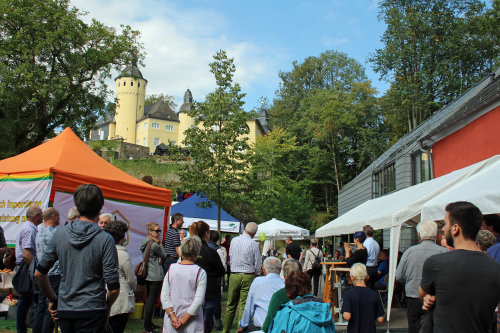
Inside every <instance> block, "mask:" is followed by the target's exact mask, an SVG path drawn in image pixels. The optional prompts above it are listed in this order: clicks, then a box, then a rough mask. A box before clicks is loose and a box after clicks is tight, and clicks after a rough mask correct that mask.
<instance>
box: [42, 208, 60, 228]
mask: <svg viewBox="0 0 500 333" xmlns="http://www.w3.org/2000/svg"><path fill="white" fill-rule="evenodd" d="M59 220H60V215H59V211H58V210H57V209H55V208H54V207H49V208H47V209H45V210H44V211H43V221H44V224H45V225H47V226H50V227H56V226H58V225H59Z"/></svg>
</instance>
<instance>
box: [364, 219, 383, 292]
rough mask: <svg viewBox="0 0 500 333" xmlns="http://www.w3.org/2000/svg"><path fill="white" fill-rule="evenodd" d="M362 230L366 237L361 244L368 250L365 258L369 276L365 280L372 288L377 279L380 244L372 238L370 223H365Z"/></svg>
mask: <svg viewBox="0 0 500 333" xmlns="http://www.w3.org/2000/svg"><path fill="white" fill-rule="evenodd" d="M363 232H364V233H365V234H366V239H365V241H364V242H363V246H364V247H365V248H366V251H367V252H368V259H366V271H367V272H368V276H369V277H370V278H369V279H368V281H367V286H368V287H370V288H372V289H374V286H373V284H374V283H375V281H377V280H378V279H377V277H378V272H377V267H378V262H377V259H378V255H379V253H380V245H378V243H377V241H376V240H375V239H373V228H372V227H371V226H370V225H365V226H364V227H363Z"/></svg>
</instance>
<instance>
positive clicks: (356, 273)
mask: <svg viewBox="0 0 500 333" xmlns="http://www.w3.org/2000/svg"><path fill="white" fill-rule="evenodd" d="M350 275H351V279H352V283H353V285H354V287H353V288H351V289H349V290H347V291H346V292H345V294H344V303H343V305H342V311H341V312H342V313H343V318H344V319H345V320H347V321H349V324H348V325H347V332H348V333H351V332H352V333H365V332H366V333H368V332H376V327H375V320H377V321H378V322H379V323H383V322H384V308H383V306H382V302H381V301H380V298H379V296H378V294H377V292H376V291H373V290H371V289H370V288H367V287H366V283H365V281H366V279H367V278H368V273H367V272H366V266H365V265H363V264H360V263H356V264H354V265H352V267H351V271H350Z"/></svg>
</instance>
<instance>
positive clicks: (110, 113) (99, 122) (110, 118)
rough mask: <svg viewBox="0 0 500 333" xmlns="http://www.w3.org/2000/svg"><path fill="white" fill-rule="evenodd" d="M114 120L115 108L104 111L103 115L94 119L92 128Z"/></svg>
mask: <svg viewBox="0 0 500 333" xmlns="http://www.w3.org/2000/svg"><path fill="white" fill-rule="evenodd" d="M114 122H115V110H114V109H113V110H112V111H108V112H106V113H105V114H104V116H102V117H101V118H99V119H98V120H97V121H96V123H95V125H94V128H98V127H102V126H104V125H107V124H109V123H114Z"/></svg>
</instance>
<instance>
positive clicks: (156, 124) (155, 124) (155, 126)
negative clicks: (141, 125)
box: [151, 123, 160, 129]
mask: <svg viewBox="0 0 500 333" xmlns="http://www.w3.org/2000/svg"><path fill="white" fill-rule="evenodd" d="M151 127H152V128H154V129H159V128H160V124H158V123H151Z"/></svg>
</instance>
